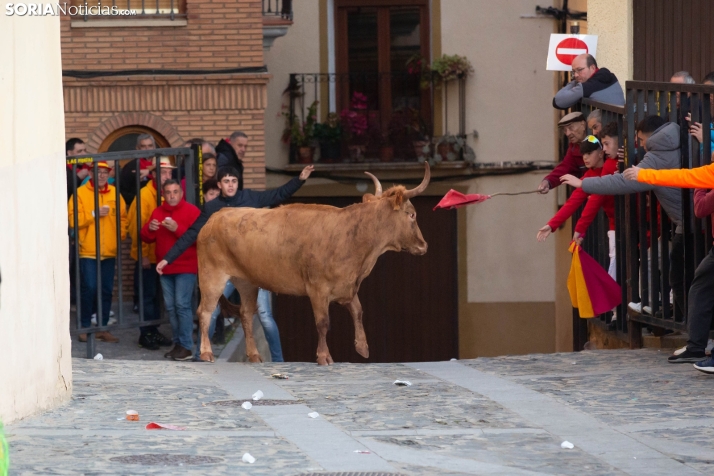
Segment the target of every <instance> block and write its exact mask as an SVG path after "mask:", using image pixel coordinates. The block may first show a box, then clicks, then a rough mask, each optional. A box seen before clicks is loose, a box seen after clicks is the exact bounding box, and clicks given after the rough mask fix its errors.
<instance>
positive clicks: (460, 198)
mask: <svg viewBox="0 0 714 476" xmlns="http://www.w3.org/2000/svg"><path fill="white" fill-rule="evenodd" d="M489 198H491V195H481V194H480V193H470V194H468V195H464V194H463V193H461V192H457V191H456V190H453V189H452V190H449V192H448V193H447V194H446V195H444V198H442V199H441V201H440V202H439V203H437V204H436V206H435V207H434V210H436V209H437V208H448V209H450V210H453V209H454V208H460V207H465V206H466V205H471V204H472V203H478V202H483V201H484V200H488V199H489Z"/></svg>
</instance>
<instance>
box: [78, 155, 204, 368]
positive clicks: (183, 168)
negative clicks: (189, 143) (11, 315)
mask: <svg viewBox="0 0 714 476" xmlns="http://www.w3.org/2000/svg"><path fill="white" fill-rule="evenodd" d="M161 156H174V157H175V158H176V162H175V164H176V171H177V179H178V181H179V183H181V181H182V180H183V179H185V185H186V187H185V188H186V190H185V198H186V201H187V202H189V203H196V204H197V203H200V202H201V197H200V193H201V192H200V187H198V186H197V185H196V184H197V180H196V178H197V176H198V174H197V170H200V162H201V161H200V158H201V152H200V147H198V146H194V147H193V148H170V149H169V148H167V149H154V150H141V151H139V150H137V151H121V152H107V153H103V154H92V155H86V156H75V157H68V158H67V165H70V166H71V167H72V174H73V178H72V184H71V186H72V197H71V198H70V203H71V205H72V227H71V229H72V231H73V233H74V253H73V255H74V256H73V258H74V259H73V261H74V262H73V263H71V264H70V266H74V271H75V272H74V286H75V297H76V304H75V305H76V308H75V309H76V312H75V314H76V328H75V329H74V330H73V331H71V334H72V335H77V334H86V335H87V358H90V359H91V358H93V357H94V355H95V351H96V342H95V335H94V334H95V333H96V332H102V331H108V330H112V329H128V328H135V327H141V326H150V325H158V324H160V323H162V322H163V321H162V320H160V319H159V320H147V319H145V317H146V316H145V313H144V299H143V298H144V296H143V292H144V285H143V284H144V283H143V273H142V272H139V273H138V281H139V283H138V292H139V299H138V306H139V321H138V323H137V322H127V320H126V316H125V315H124V314H125V313H124V305H123V304H124V296H123V286H122V283H123V279H124V276H123V269H122V253H121V242H122V235H123V234H124V232H125V231H126V230H124V229H123V225H122V215H123V214H126V212H127V210H122V209H121V206H122V204H123V203H124V200H123V198H122V195H121V192H122V183H121V173H120V171H121V167H120V161H126V160H127V159H132V160H139V159H145V158H150V157H154V158H156V159H157V160H156V169H155V171H156V174H157V176H158V177H160V176H161V163H160V161H159V160H158V158H159V157H161ZM194 157H197V158H198V160H194ZM102 161H104V162H107V164H108V165H110V166H113V167H112V168H113V169H114V171H115V174H114V175H115V176H114V184H113V186H114V191H113V193H114V197H113V198H114V207H115V211H114V218H115V223H114V224H113V225H114V228H115V236H114V239H115V240H116V248H117V255H116V270H117V273H118V276H116V278H117V279H116V280H115V282H118V283H119V286H118V293H117V296H116V298H117V299H116V304H117V306H116V307H117V315H118V319H117V323H116V324H113V325H102V323H103V312H102V311H103V310H102V272H101V271H102V269H101V261H102V260H101V257H102V245H101V227H102V223H101V220H100V214H99V213H94V212H92V213H93V220H94V230H95V233H94V247H95V253H94V255H95V256H94V258H93V259H94V260H95V261H96V266H97V268H96V273H97V277H96V283H95V284H96V293H97V296H96V301H95V303H94V306H95V307H94V309H96V319H97V325H96V326H91V325H90V326H89V327H83V326H82V319H81V316H82V277H81V276H80V243H79V242H80V232H79V206H78V205H79V199H78V193H77V189H78V188H80V185H81V184H80V183H78V177H77V170H78V166H80V165H85V164H89V165H90V166H91V168H92V170H91V175H90V177H91V178H92V179H93V180H94V182H93V183H95V184H98V183H99V169H98V166H97V164H98V162H102ZM140 172H141V170H140V168H139V167H138V166H137V167H136V173H135V180H136V183H135V185H136V191H137V194H136V197H135V199H134V200H135V201H136V205H135V206H136V209H137V210H141V183H140V182H141V177H140ZM159 182H160V181H159ZM158 188H159V189H160V186H159V187H158ZM93 189H94V192H93V195H94V200H93V210H95V211H96V210H99V209H100V207H99V203H100V192H99V190H98V187H96V186H95V187H93ZM197 191H198V193H197ZM156 205H157V206H160V205H161V193H160V190H157V204H156ZM110 213H111V210H110ZM148 218H149V217H142V216H141V213H140V212H139V213H137V218H136V219H137V237H136V239H137V255H138V256H137V262H138V263H141V262H142V253H143V250H142V244H143V241H142V239H141V228H142V227H143V225H144V223H143V222H142V220H143V221H148ZM90 239H91V238H90ZM105 258H106V257H105ZM112 298H113V297H112ZM112 302H114V301H113V299H112ZM107 315H108V313H107Z"/></svg>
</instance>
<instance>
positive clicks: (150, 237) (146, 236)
mask: <svg viewBox="0 0 714 476" xmlns="http://www.w3.org/2000/svg"><path fill="white" fill-rule="evenodd" d="M200 214H201V211H200V210H199V209H198V208H196V207H195V206H193V205H191V204H190V203H188V202H187V201H186V200H183V199H182V200H181V201H180V202H179V204H178V205H176V206H175V207H172V206H171V205H169V204H168V203H167V202H163V203H162V204H161V206H160V207H158V208H156V209H155V210H154V211H153V212H152V213H151V218H150V219H149V221H147V222H146V224H145V225H144V227H143V228H142V229H141V239H142V240H144V241H145V242H147V243H154V242H156V259H157V260H159V261H161V260H162V259H164V255H166V253H168V252H169V250H170V249H171V247H172V246H173V245H174V243H176V241H177V240H178V239H179V238H180V237H181V235H183V234H184V233H186V230H188V229H189V228H190V227H191V225H193V222H194V221H196V218H198V216H199V215H200ZM167 217H171V218H172V219H173V220H175V221H176V223H177V224H178V228H177V229H176V231H174V232H171V231H169V230H168V229H167V228H165V227H163V226H160V227H159V229H158V230H156V231H151V230H149V223H151V220H158V221H159V222H162V221H164V219H165V218H167ZM183 273H190V274H198V259H197V255H196V244H195V243H194V244H193V245H191V247H190V248H188V249H187V250H186V251H185V252H184V253H183V254H181V255H180V256H179V257H178V258H177V259H176V260H174V261H173V262H172V263H171V264H168V265H166V267H165V268H164V274H183Z"/></svg>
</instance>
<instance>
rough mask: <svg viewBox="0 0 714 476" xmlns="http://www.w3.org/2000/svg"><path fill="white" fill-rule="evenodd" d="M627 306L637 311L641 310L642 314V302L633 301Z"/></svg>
mask: <svg viewBox="0 0 714 476" xmlns="http://www.w3.org/2000/svg"><path fill="white" fill-rule="evenodd" d="M627 307H628V308H630V309H632V310H633V311H635V312H639V313H640V314H641V313H642V303H641V302H631V303H630V304H628V305H627Z"/></svg>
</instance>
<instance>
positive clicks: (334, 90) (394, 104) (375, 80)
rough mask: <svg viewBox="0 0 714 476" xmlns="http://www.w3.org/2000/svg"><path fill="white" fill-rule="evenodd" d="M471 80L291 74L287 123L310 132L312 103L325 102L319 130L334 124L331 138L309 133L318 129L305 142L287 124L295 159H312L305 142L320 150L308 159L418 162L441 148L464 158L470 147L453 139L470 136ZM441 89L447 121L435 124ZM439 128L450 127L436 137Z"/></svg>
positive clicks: (448, 156)
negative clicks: (467, 92)
mask: <svg viewBox="0 0 714 476" xmlns="http://www.w3.org/2000/svg"><path fill="white" fill-rule="evenodd" d="M465 82H466V80H465V78H458V79H457V80H455V81H451V82H445V83H441V82H438V81H437V80H436V79H435V77H433V76H432V77H431V78H429V77H427V76H424V75H416V74H409V73H379V72H364V73H309V74H308V73H305V74H291V75H290V83H289V85H288V87H287V89H286V93H287V94H288V96H289V101H290V102H289V107H288V110H287V111H286V112H285V115H286V116H287V126H290V125H296V127H297V128H298V130H302V131H303V132H304V126H305V124H306V120H309V115H310V111H311V106H312V107H315V106H316V104H317V103H320V104H319V107H316V119H315V120H316V124H319V125H318V126H317V130H319V128H320V127H324V126H325V125H331V127H333V129H332V135H330V137H328V138H325V137H324V136H323V137H321V136H320V133H319V132H316V131H308V135H310V134H312V133H313V132H315V134H314V136H309V137H307V138H305V141H304V142H303V143H299V142H297V141H296V140H295V137H294V135H291V134H290V128H289V127H287V126H286V135H285V136H284V140H286V142H289V144H290V162H291V163H295V162H298V161H300V158H301V157H303V160H302V162H306V160H304V156H303V155H302V154H301V153H300V151H299V148H301V147H302V148H307V147H309V148H311V149H313V151H318V150H319V151H320V152H319V153H317V154H316V156H317V158H313V159H310V160H307V162H309V161H313V160H314V161H317V160H319V161H320V162H347V163H349V162H375V161H380V160H381V161H390V162H391V161H395V162H400V161H406V162H409V161H412V162H415V161H424V160H425V159H427V158H428V157H431V156H434V155H435V154H439V156H440V158H441V160H463V150H464V149H463V148H458V147H456V148H451V145H450V144H453V143H454V142H455V140H456V139H460V140H464V141H465V138H466V134H465V122H466V110H465ZM454 85H455V86H456V88H457V91H456V93H457V95H456V101H455V102H456V103H457V111H456V114H453V113H452V117H451V120H452V121H453V120H454V118H455V119H456V122H457V125H456V128H455V129H456V130H455V134H451V132H450V124H449V119H450V115H449V109H448V105H449V98H450V96H449V90H450V89H451V88H453V87H454ZM436 94H442V95H443V97H444V98H445V100H444V101H442V106H441V107H442V112H443V114H442V117H443V124H440V125H442V126H443V127H436V126H435V124H434V110H435V102H434V97H435V95H436ZM452 96H453V94H452ZM356 97H358V98H359V101H360V102H361V105H360V106H359V107H356V106H355V98H356ZM453 102H454V101H453V98H452V104H453ZM325 112H327V113H328V114H327V117H325ZM321 116H322V117H321ZM453 116H455V117H453ZM358 121H362V126H361V127H362V129H364V132H362V133H359V131H358V130H357V126H356V125H355V123H356V122H358ZM335 127H338V129H339V130H337V131H336V130H335V129H334V128H335ZM439 129H441V130H443V131H445V132H444V135H442V136H440V137H435V134H434V132H435V130H439ZM324 130H325V129H323V131H324ZM328 135H329V134H328ZM335 137H337V138H335ZM330 143H331V144H332V148H331V149H330V150H329V155H326V152H327V151H328V148H327V147H326V144H330ZM355 151H357V153H356V152H355Z"/></svg>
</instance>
